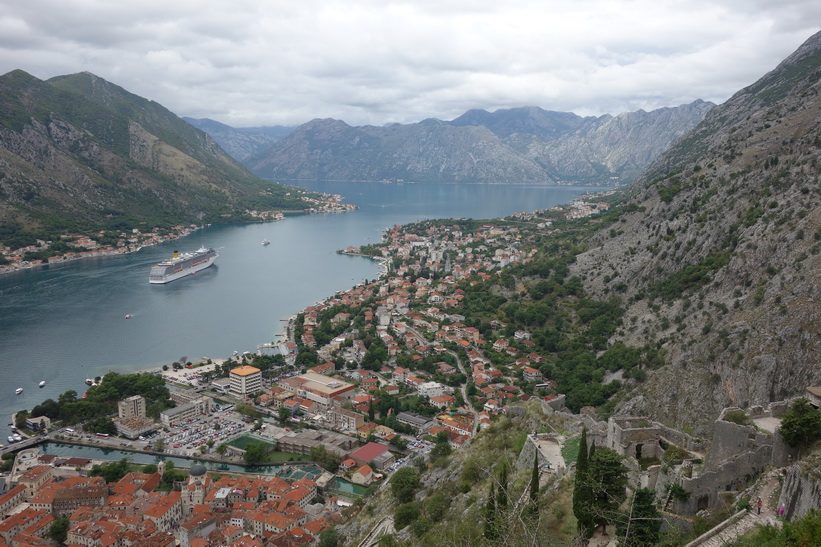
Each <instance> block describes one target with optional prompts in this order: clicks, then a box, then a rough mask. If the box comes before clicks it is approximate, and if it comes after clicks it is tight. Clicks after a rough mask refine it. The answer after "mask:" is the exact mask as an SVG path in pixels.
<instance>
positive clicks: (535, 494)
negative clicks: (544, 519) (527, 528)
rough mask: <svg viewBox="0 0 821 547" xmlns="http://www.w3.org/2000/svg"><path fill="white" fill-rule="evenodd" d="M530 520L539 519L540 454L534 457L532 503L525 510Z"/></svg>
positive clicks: (531, 481)
mask: <svg viewBox="0 0 821 547" xmlns="http://www.w3.org/2000/svg"><path fill="white" fill-rule="evenodd" d="M525 514H526V515H527V517H528V518H530V519H534V520H536V519H538V518H539V454H534V455H533V473H532V474H531V476H530V502H529V503H528V504H527V507H526V508H525Z"/></svg>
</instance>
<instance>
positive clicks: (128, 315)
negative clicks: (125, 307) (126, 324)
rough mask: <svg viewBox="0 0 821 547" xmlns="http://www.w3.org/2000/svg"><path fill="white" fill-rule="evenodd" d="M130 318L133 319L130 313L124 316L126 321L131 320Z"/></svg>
mask: <svg viewBox="0 0 821 547" xmlns="http://www.w3.org/2000/svg"><path fill="white" fill-rule="evenodd" d="M132 317H133V315H131V314H130V313H127V314H125V318H126V319H131V318H132Z"/></svg>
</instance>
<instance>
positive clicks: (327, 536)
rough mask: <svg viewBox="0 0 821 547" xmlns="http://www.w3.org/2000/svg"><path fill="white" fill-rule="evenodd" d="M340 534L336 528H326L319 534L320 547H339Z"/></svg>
mask: <svg viewBox="0 0 821 547" xmlns="http://www.w3.org/2000/svg"><path fill="white" fill-rule="evenodd" d="M337 545H339V534H338V533H337V531H336V528H325V529H324V530H322V531H321V532H320V533H319V547H337Z"/></svg>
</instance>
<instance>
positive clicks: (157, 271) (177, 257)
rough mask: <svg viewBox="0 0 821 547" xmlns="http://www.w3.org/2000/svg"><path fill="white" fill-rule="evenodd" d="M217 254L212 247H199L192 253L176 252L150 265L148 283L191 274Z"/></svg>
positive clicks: (206, 264)
mask: <svg viewBox="0 0 821 547" xmlns="http://www.w3.org/2000/svg"><path fill="white" fill-rule="evenodd" d="M218 256H219V255H218V254H217V251H215V250H214V249H206V248H205V247H200V248H199V249H197V250H196V251H194V252H193V253H182V254H180V253H178V252H177V251H174V256H173V257H172V258H169V259H168V260H163V261H162V262H160V263H159V264H157V265H156V266H152V267H151V273H149V275H148V282H149V283H170V282H172V281H174V280H175V279H179V278H181V277H185V276H186V275H192V274H195V273H197V272H198V271H200V270H203V269H205V268H207V267H208V266H210V265H211V264H213V263H214V261H215V260H216V259H217V257H218Z"/></svg>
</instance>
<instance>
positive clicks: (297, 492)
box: [282, 486, 314, 509]
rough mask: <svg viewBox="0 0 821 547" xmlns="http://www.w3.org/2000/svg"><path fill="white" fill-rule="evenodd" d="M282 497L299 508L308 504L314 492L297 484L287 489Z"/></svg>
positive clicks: (303, 507)
mask: <svg viewBox="0 0 821 547" xmlns="http://www.w3.org/2000/svg"><path fill="white" fill-rule="evenodd" d="M282 499H285V500H288V501H290V502H293V503H294V504H295V505H297V506H298V507H300V508H301V509H305V508H306V507H307V506H308V504H309V503H310V502H311V500H312V499H314V494H313V493H312V492H311V491H310V490H308V489H307V488H305V487H304V486H297V487H296V488H291V489H290V490H288V491H287V492H286V493H285V495H284V496H283V497H282Z"/></svg>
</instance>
